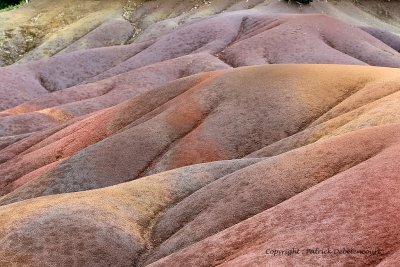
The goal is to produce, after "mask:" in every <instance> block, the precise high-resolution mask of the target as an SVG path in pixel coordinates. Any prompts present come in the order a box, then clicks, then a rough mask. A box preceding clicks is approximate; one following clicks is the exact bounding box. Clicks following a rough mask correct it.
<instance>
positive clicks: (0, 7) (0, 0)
mask: <svg viewBox="0 0 400 267" xmlns="http://www.w3.org/2000/svg"><path fill="white" fill-rule="evenodd" d="M24 3H25V0H0V12H1V11H8V10H12V9H15V8H18V7H19V6H21V5H23V4H24Z"/></svg>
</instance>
